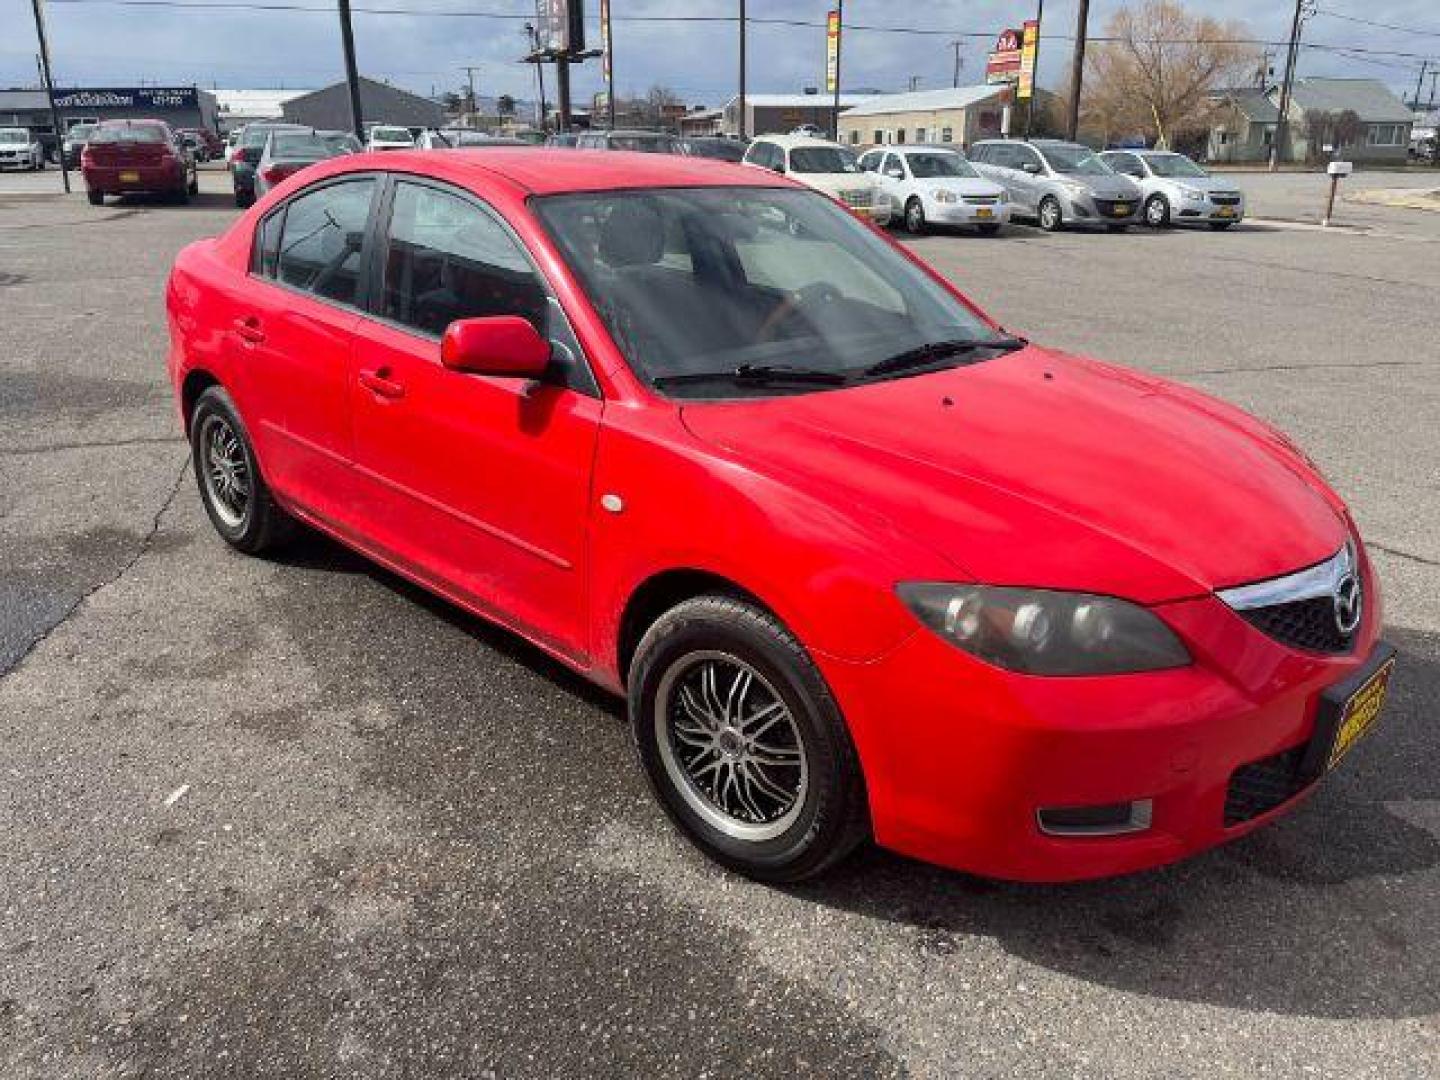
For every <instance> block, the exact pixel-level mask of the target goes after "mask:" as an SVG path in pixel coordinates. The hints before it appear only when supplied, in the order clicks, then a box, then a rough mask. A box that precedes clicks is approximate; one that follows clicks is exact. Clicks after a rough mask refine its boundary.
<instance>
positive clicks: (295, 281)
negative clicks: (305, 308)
mask: <svg viewBox="0 0 1440 1080" xmlns="http://www.w3.org/2000/svg"><path fill="white" fill-rule="evenodd" d="M374 193H375V181H374V179H373V178H368V177H367V178H365V179H363V180H346V181H342V182H340V183H337V184H327V185H326V186H325V187H322V188H320V189H319V190H317V191H312V192H310V193H309V194H308V195H301V196H300V197H299V198H297V199H293V200H291V202H290V203H289V204H288V206H287V209H286V211H285V221H284V225H283V226H282V229H281V236H280V250H279V252H278V253H277V256H276V265H277V268H278V277H279V279H280V280H281V281H283V282H284V283H285V284H287V285H293V286H294V287H295V288H297V289H305V290H307V291H309V292H313V293H315V294H316V295H317V296H323V297H325V298H326V299H327V300H336V301H339V302H340V303H342V304H353V303H355V302H356V298H357V294H358V292H359V288H360V267H361V266H362V265H363V258H362V256H363V254H364V246H365V224H366V222H367V221H368V220H369V217H370V200H371V197H372V196H373V195H374Z"/></svg>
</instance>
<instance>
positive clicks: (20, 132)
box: [0, 127, 45, 169]
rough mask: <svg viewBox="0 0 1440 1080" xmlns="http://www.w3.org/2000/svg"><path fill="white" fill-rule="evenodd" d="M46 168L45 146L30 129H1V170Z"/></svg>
mask: <svg viewBox="0 0 1440 1080" xmlns="http://www.w3.org/2000/svg"><path fill="white" fill-rule="evenodd" d="M43 168H45V144H44V143H42V142H41V141H40V138H39V136H37V135H35V134H34V133H33V132H31V131H30V129H29V128H20V127H8V128H0V169H43Z"/></svg>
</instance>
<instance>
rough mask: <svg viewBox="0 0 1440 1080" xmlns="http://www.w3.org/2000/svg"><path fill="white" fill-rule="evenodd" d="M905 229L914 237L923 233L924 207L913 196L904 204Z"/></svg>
mask: <svg viewBox="0 0 1440 1080" xmlns="http://www.w3.org/2000/svg"><path fill="white" fill-rule="evenodd" d="M905 229H906V231H907V232H912V233H914V234H915V235H916V236H919V235H920V234H921V233H923V232H924V231H925V207H924V206H923V205H922V204H921V202H920V200H919V199H918V198H917V197H916V196H914V195H912V196H910V200H909V201H908V202H907V203H906V204H905Z"/></svg>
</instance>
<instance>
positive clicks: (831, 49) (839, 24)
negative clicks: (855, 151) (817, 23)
mask: <svg viewBox="0 0 1440 1080" xmlns="http://www.w3.org/2000/svg"><path fill="white" fill-rule="evenodd" d="M844 32H845V3H844V0H836V3H835V8H834V10H833V11H831V12H830V13H829V14H828V15H827V16H826V17H825V83H826V87H825V88H826V89H827V90H829V91H830V94H831V102H830V112H831V117H830V138H831V139H833V140H834V141H835V142H839V141H840V37H841V35H842V34H843V33H844Z"/></svg>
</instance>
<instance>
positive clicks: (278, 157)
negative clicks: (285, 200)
mask: <svg viewBox="0 0 1440 1080" xmlns="http://www.w3.org/2000/svg"><path fill="white" fill-rule="evenodd" d="M352 138H353V136H352ZM346 152H347V151H345V150H343V149H341V148H340V146H338V145H337V144H336V142H334V141H332V140H330V139H327V138H325V137H324V136H323V135H321V134H320V133H319V132H318V131H290V130H288V129H284V128H280V129H276V130H272V131H271V132H270V137H269V138H268V139H266V140H265V148H264V149H263V150H262V151H261V152H260V160H259V161H258V162H257V163H256V165H255V197H256V198H257V199H258V198H260V197H261V196H262V195H264V194H265V193H266V192H268V191H270V189H271V188H273V187H275V186H276V185H277V184H280V183H282V182H283V181H285V180H287V179H289V178H290V177H292V176H294V175H295V174H296V173H297V172H299V171H300V170H301V169H304V168H305V167H307V166H309V165H314V164H315V163H316V162H317V161H325V160H327V159H329V158H332V157H339V156H340V155H341V154H344V153H346Z"/></svg>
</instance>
